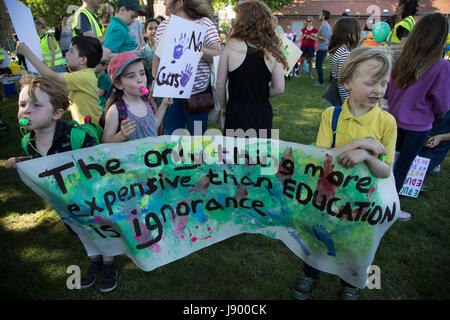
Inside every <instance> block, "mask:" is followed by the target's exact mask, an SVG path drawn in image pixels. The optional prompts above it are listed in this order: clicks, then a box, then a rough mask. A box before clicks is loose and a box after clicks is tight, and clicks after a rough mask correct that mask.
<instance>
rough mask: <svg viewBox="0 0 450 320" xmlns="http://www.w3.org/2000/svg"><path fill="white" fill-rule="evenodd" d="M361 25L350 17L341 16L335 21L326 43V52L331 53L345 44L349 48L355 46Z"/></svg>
mask: <svg viewBox="0 0 450 320" xmlns="http://www.w3.org/2000/svg"><path fill="white" fill-rule="evenodd" d="M360 33H361V26H360V25H359V22H358V20H356V19H355V18H352V17H342V18H340V19H339V20H338V22H336V24H335V25H334V28H333V33H332V35H331V38H330V44H329V45H328V53H329V54H333V53H334V52H335V51H336V50H337V49H338V48H339V47H341V46H343V45H345V46H347V48H348V49H349V50H352V49H354V48H356V46H357V45H358V42H359V37H360Z"/></svg>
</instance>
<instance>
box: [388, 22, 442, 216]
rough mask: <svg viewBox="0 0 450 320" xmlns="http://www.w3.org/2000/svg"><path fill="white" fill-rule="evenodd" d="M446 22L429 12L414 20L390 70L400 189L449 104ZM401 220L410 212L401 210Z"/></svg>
mask: <svg viewBox="0 0 450 320" xmlns="http://www.w3.org/2000/svg"><path fill="white" fill-rule="evenodd" d="M447 34H448V22H447V19H446V18H445V16H444V15H442V14H440V13H433V14H429V15H426V16H425V17H423V18H421V19H420V20H419V22H417V24H416V26H415V27H414V29H413V30H412V32H411V34H410V35H409V36H408V38H407V40H406V42H405V44H404V46H403V49H402V52H401V54H400V56H399V58H398V59H397V60H396V62H395V64H394V67H393V69H392V77H391V80H390V82H389V85H388V88H387V91H386V98H387V100H388V105H389V112H390V113H391V114H392V115H393V116H394V117H395V119H396V121H397V126H398V131H397V135H398V139H397V145H396V150H397V151H399V152H400V155H399V157H398V159H397V161H396V162H395V166H394V177H395V185H396V188H397V192H400V190H401V188H402V186H403V182H404V181H405V178H406V176H407V174H408V171H409V168H410V166H411V164H412V162H413V161H414V158H415V157H416V156H417V155H418V154H419V152H420V151H421V149H422V147H423V145H424V144H425V142H426V141H427V138H428V134H429V132H430V129H431V128H432V125H433V122H434V121H435V119H437V118H442V117H443V116H444V115H445V113H446V112H447V111H448V110H449V106H450V90H449V88H450V77H449V74H450V63H449V62H448V61H446V60H445V59H443V58H442V57H443V52H444V47H445V45H446V41H447ZM399 219H400V220H401V221H408V220H410V219H411V214H409V213H408V212H404V211H402V212H401V215H400V218H399Z"/></svg>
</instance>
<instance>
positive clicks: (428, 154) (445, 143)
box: [419, 111, 450, 172]
mask: <svg viewBox="0 0 450 320" xmlns="http://www.w3.org/2000/svg"><path fill="white" fill-rule="evenodd" d="M448 150H450V111H447V113H446V114H445V116H444V118H442V119H438V120H436V121H435V122H434V123H433V128H432V129H431V131H430V137H429V138H428V140H427V142H426V143H425V146H424V147H423V148H422V151H420V153H419V156H421V157H424V158H429V159H430V164H429V165H428V169H427V172H439V171H440V170H441V163H442V161H444V159H445V156H446V155H447V152H448Z"/></svg>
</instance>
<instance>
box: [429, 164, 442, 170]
mask: <svg viewBox="0 0 450 320" xmlns="http://www.w3.org/2000/svg"><path fill="white" fill-rule="evenodd" d="M439 171H441V165H440V164H438V165H437V166H436V167H434V168H433V170H431V172H439Z"/></svg>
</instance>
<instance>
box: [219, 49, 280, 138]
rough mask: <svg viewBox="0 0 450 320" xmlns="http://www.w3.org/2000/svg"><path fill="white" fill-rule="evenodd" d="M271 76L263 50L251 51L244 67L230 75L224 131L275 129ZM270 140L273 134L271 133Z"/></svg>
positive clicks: (242, 65)
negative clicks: (273, 125)
mask: <svg viewBox="0 0 450 320" xmlns="http://www.w3.org/2000/svg"><path fill="white" fill-rule="evenodd" d="M246 44H247V43H246ZM271 78H272V73H271V72H270V71H269V69H268V68H267V66H266V62H265V61H264V53H263V51H262V50H257V49H256V48H253V47H249V46H248V44H247V54H246V56H245V59H244V61H243V62H242V64H241V65H240V66H239V67H238V68H236V69H235V70H233V71H231V72H228V94H229V98H228V103H227V111H226V118H225V129H234V130H236V129H243V130H244V131H246V130H248V129H250V128H253V129H255V130H256V132H257V133H258V129H267V130H270V129H272V118H273V113H272V106H271V105H270V102H269V83H270V81H271ZM225 133H226V132H225ZM268 135H269V137H270V132H268Z"/></svg>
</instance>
